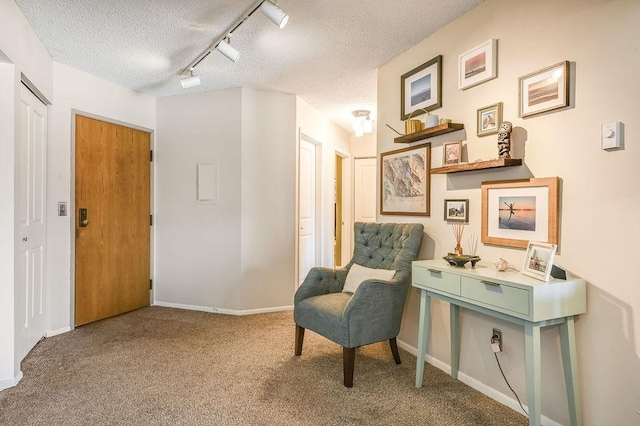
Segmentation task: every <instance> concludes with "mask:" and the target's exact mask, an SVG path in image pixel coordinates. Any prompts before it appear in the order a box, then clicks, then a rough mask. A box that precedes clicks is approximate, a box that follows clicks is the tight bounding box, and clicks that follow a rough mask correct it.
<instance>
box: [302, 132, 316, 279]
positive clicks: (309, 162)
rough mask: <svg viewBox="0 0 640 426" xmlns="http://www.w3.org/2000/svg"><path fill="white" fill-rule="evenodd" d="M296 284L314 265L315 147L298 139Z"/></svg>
mask: <svg viewBox="0 0 640 426" xmlns="http://www.w3.org/2000/svg"><path fill="white" fill-rule="evenodd" d="M299 170H300V176H299V182H300V183H299V188H300V194H299V209H298V210H299V216H300V217H299V223H300V230H299V237H298V238H299V244H298V271H299V274H298V284H300V283H302V281H304V278H305V277H306V276H307V274H308V273H309V270H310V269H311V268H313V267H314V266H315V263H316V229H315V228H316V147H315V145H314V144H312V143H311V142H308V141H305V140H303V139H300V165H299Z"/></svg>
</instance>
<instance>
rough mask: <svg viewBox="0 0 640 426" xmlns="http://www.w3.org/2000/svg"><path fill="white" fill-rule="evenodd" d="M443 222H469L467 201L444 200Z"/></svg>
mask: <svg viewBox="0 0 640 426" xmlns="http://www.w3.org/2000/svg"><path fill="white" fill-rule="evenodd" d="M444 220H446V221H447V222H469V200H444Z"/></svg>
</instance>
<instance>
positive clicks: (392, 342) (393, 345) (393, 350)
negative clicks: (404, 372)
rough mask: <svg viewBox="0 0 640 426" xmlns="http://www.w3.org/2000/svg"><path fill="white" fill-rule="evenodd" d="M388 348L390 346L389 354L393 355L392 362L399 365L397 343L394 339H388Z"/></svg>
mask: <svg viewBox="0 0 640 426" xmlns="http://www.w3.org/2000/svg"><path fill="white" fill-rule="evenodd" d="M389 346H391V353H392V354H393V360H394V361H395V362H396V364H400V352H398V343H397V342H396V338H395V337H394V338H393V339H389Z"/></svg>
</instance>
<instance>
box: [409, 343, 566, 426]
mask: <svg viewBox="0 0 640 426" xmlns="http://www.w3.org/2000/svg"><path fill="white" fill-rule="evenodd" d="M398 346H399V347H400V348H402V349H404V350H405V351H407V352H409V353H410V354H413V355H415V356H418V349H417V348H414V347H413V346H411V345H408V344H407V343H405V342H403V341H402V340H398ZM426 361H427V363H429V364H431V365H433V366H434V367H436V368H439V369H440V370H442V371H444V372H445V373H447V374H451V366H450V365H449V364H447V363H445V362H442V361H440V360H439V359H436V358H434V357H432V356H431V355H429V354H427V356H426ZM458 380H460V381H461V382H462V383H464V384H465V385H467V386H470V387H472V388H473V389H475V390H477V391H478V392H482V393H483V394H485V395H487V396H488V397H489V398H491V399H494V400H496V401H498V402H499V403H501V404H504V405H506V406H507V407H509V408H511V409H512V410H515V411H517V412H519V413H522V409H521V408H520V404H518V401H516V400H515V399H513V398H511V397H509V396H507V395H505V394H503V393H502V392H498V391H497V390H495V389H494V388H492V387H490V386H487V385H485V384H484V383H482V382H480V381H479V380H476V379H474V378H473V377H471V376H468V375H467V374H465V373H463V372H461V371H458ZM522 405H523V406H524V408H525V409H526V410H527V412H528V411H529V407H528V406H526V405H525V404H522ZM541 422H542V423H543V424H544V425H545V426H563V425H561V424H560V423H558V422H556V421H553V420H551V419H549V418H547V417H545V416H541Z"/></svg>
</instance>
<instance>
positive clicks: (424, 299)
mask: <svg viewBox="0 0 640 426" xmlns="http://www.w3.org/2000/svg"><path fill="white" fill-rule="evenodd" d="M430 319H431V297H430V296H429V295H428V294H427V292H426V290H420V324H419V326H418V360H417V361H416V387H417V388H421V387H422V379H423V376H424V359H425V356H426V352H427V333H428V332H429V321H430Z"/></svg>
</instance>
